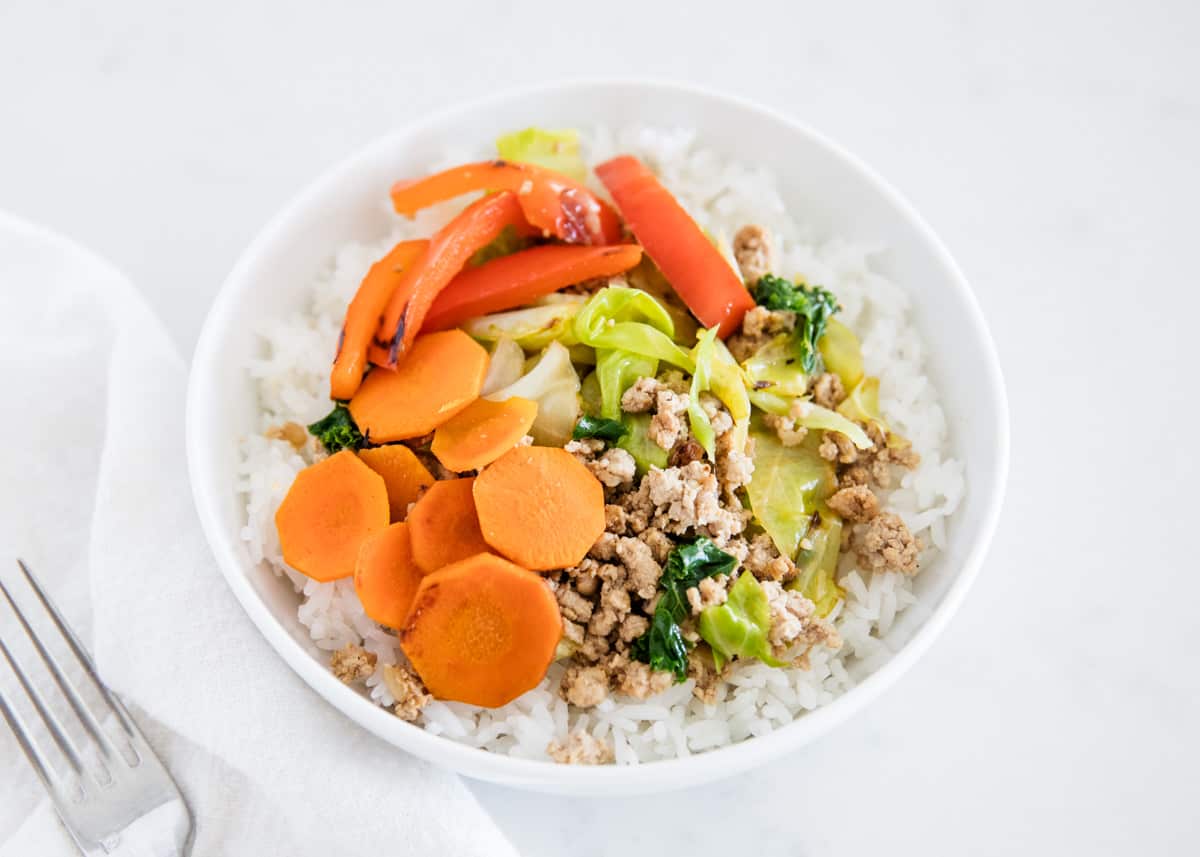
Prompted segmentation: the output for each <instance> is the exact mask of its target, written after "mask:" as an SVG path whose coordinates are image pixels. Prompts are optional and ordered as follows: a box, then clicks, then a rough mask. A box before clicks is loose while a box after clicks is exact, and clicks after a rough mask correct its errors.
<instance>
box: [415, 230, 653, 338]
mask: <svg viewBox="0 0 1200 857" xmlns="http://www.w3.org/2000/svg"><path fill="white" fill-rule="evenodd" d="M641 258H642V248H641V247H638V246H637V245H636V244H616V245H613V246H609V247H573V246H570V245H566V244H546V245H543V246H541V247H531V248H530V249H528V250H522V251H521V252H519V253H513V254H511V255H509V256H501V257H500V258H499V259H493V260H492V261H491V262H488V263H487V264H486V265H480V266H479V267H478V268H468V269H466V270H465V271H463V272H462V273H461V274H459V275H458V276H457V277H455V278H454V279H453V280H451V282H450V285H448V286H446V288H445V289H444V290H443V291H442V292H441V293H440V294H439V295H438V296H437V299H436V300H434V302H433V306H432V307H430V308H429V314H428V315H427V316H425V329H426V330H445V329H446V328H448V327H454V326H455V325H457V324H460V323H461V322H464V321H466V320H467V319H468V318H473V317H474V316H477V315H486V314H487V313H490V312H500V311H501V310H506V309H512V308H513V307H519V306H522V305H524V304H527V303H529V302H530V301H532V300H535V299H537V298H540V297H542V296H543V295H548V294H550V293H551V292H557V291H558V290H559V289H563V288H566V287H567V286H570V285H574V284H575V283H582V282H583V281H584V280H591V279H594V278H596V277H611V276H614V275H615V274H620V273H621V272H622V271H628V270H629V269H630V268H632V267H633V266H634V265H636V264H637V263H638V262H639V261H640V260H641Z"/></svg>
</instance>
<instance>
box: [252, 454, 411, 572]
mask: <svg viewBox="0 0 1200 857" xmlns="http://www.w3.org/2000/svg"><path fill="white" fill-rule="evenodd" d="M387 525H388V498H387V488H386V487H385V486H384V484H383V478H382V477H381V476H380V475H379V474H378V473H376V472H375V471H374V470H372V469H371V468H369V467H367V465H365V464H363V463H362V462H361V461H359V460H358V457H357V456H356V455H355V454H354V453H353V452H351V451H350V450H348V449H345V450H342V451H341V452H339V453H337V454H336V455H331V456H330V457H329V458H326V459H325V460H323V461H318V462H317V463H316V464H314V465H312V466H311V467H306V468H304V469H303V470H301V471H300V472H299V473H297V474H296V479H295V481H294V482H292V487H291V488H289V489H288V493H287V496H286V497H284V498H283V502H282V503H280V504H279V508H278V509H277V510H276V511H275V530H276V532H278V533H279V545H280V547H281V548H282V549H283V559H284V561H285V562H286V563H287V564H288V565H290V566H291V567H292V568H294V569H296V571H299V572H300V573H302V574H306V575H308V576H309V577H311V578H312V579H313V580H319V581H321V582H322V583H324V582H327V581H330V580H337V579H338V578H339V577H349V576H350V575H352V574H354V563H355V561H356V560H357V559H358V549H359V546H360V545H361V544H362V542H363V540H364V539H366V538H367V537H368V536H371V535H372V534H374V533H377V532H379V531H381V530H383V529H384V528H386V527H387Z"/></svg>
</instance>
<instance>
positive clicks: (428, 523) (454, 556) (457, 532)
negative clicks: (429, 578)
mask: <svg viewBox="0 0 1200 857" xmlns="http://www.w3.org/2000/svg"><path fill="white" fill-rule="evenodd" d="M474 483H475V480H474V479H443V480H442V481H441V482H435V483H433V485H431V486H429V490H428V491H426V492H425V493H424V494H423V495H422V496H421V499H420V500H418V501H417V505H415V506H413V508H412V511H411V512H410V513H409V515H408V527H409V535H411V536H412V551H413V560H414V561H415V562H416V564H417V567H418V568H420V569H421V570H422V571H423V572H425V573H426V574H428V573H429V572H431V571H437V570H438V569H439V568H441V567H442V566H444V565H449V564H450V563H452V562H458V561H459V560H460V559H466V558H467V557H469V556H473V555H474V554H477V553H480V552H482V551H486V550H489V548H488V545H487V542H485V541H484V540H483V533H481V532H480V531H479V518H478V516H477V515H476V514H475V501H474V499H473V496H472V491H471V489H472V488H473V486H474Z"/></svg>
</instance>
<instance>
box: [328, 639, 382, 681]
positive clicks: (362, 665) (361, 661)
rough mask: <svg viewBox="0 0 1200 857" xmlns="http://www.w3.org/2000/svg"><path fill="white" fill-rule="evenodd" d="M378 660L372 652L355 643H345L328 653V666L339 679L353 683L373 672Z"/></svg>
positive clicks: (362, 679)
mask: <svg viewBox="0 0 1200 857" xmlns="http://www.w3.org/2000/svg"><path fill="white" fill-rule="evenodd" d="M378 660H379V659H378V658H377V657H376V656H375V653H374V652H368V651H367V650H366V649H364V648H363V647H362V646H360V645H358V644H357V643H347V644H346V645H345V646H342V647H341V648H340V649H338V650H337V651H336V652H334V653H333V654H332V655H330V657H329V668H330V669H331V670H333V674H334V675H335V676H337V677H338V680H339V681H343V682H345V683H346V684H353V683H354V682H356V681H364V680H365V679H366V678H367V677H368V676H370V675H371V673H373V672H375V664H376V662H377V661H378Z"/></svg>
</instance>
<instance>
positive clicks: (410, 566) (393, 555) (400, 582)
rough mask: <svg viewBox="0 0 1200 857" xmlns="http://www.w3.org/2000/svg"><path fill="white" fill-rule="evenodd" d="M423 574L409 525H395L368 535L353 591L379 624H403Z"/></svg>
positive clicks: (359, 560)
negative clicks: (413, 549)
mask: <svg viewBox="0 0 1200 857" xmlns="http://www.w3.org/2000/svg"><path fill="white" fill-rule="evenodd" d="M421 577H422V575H421V570H420V569H419V568H417V565H416V563H414V562H413V558H412V544H411V542H410V541H409V533H408V525H407V524H404V523H398V524H392V525H391V526H390V527H388V528H387V529H386V530H381V531H380V532H378V533H375V534H374V535H371V536H368V537H367V538H366V539H365V540H364V541H363V543H362V547H361V548H359V551H358V562H357V563H356V564H355V566H354V591H355V592H357V593H358V600H359V601H361V602H362V606H363V612H364V613H366V614H367V615H368V616H370V617H371V618H372V619H374V620H375V621H376V622H378V623H379V624H380V625H386V626H387V627H389V628H400V627H402V626H403V625H404V620H405V619H406V618H408V608H409V607H411V606H412V602H413V597H414V596H415V595H416V594H417V587H419V586H420V585H421Z"/></svg>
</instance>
